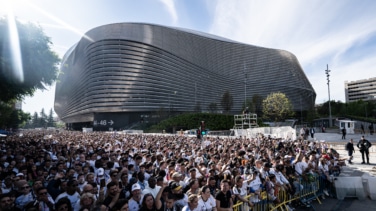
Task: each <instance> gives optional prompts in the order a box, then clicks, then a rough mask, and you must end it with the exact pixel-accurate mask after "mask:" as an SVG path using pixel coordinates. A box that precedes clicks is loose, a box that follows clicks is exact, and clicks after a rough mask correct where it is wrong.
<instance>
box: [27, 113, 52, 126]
mask: <svg viewBox="0 0 376 211" xmlns="http://www.w3.org/2000/svg"><path fill="white" fill-rule="evenodd" d="M29 119H30V121H29V122H28V123H27V124H26V125H25V128H46V127H55V126H56V123H55V122H54V117H53V111H52V108H51V109H50V112H49V115H48V116H47V115H46V114H45V112H44V109H42V110H41V112H40V113H39V114H38V113H37V112H34V115H33V116H32V117H31V118H30V115H29Z"/></svg>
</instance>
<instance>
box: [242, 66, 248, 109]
mask: <svg viewBox="0 0 376 211" xmlns="http://www.w3.org/2000/svg"><path fill="white" fill-rule="evenodd" d="M246 69H247V68H246V67H245V64H244V69H243V73H244V108H246V107H247V72H246Z"/></svg>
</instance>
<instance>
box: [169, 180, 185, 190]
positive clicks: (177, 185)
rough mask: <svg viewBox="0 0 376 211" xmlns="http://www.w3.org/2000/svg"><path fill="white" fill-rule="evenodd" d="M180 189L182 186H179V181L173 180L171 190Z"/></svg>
mask: <svg viewBox="0 0 376 211" xmlns="http://www.w3.org/2000/svg"><path fill="white" fill-rule="evenodd" d="M180 189H182V187H181V186H180V184H179V183H177V182H173V183H172V184H171V190H175V191H178V190H180Z"/></svg>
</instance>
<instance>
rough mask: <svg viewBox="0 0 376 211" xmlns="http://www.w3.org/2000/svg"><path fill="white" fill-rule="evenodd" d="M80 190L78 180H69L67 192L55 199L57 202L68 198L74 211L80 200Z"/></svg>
mask: <svg viewBox="0 0 376 211" xmlns="http://www.w3.org/2000/svg"><path fill="white" fill-rule="evenodd" d="M77 190H78V182H77V181H76V180H69V181H68V182H67V191H66V192H64V193H61V194H60V195H58V196H57V197H56V199H55V201H56V202H58V201H59V199H61V198H64V197H67V198H68V199H69V201H70V202H71V206H72V209H74V205H75V204H76V203H77V201H78V200H79V199H80V194H79V193H78V192H77Z"/></svg>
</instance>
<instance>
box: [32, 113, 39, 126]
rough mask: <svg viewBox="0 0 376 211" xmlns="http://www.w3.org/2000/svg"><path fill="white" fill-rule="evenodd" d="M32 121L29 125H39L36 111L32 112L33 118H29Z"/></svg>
mask: <svg viewBox="0 0 376 211" xmlns="http://www.w3.org/2000/svg"><path fill="white" fill-rule="evenodd" d="M31 121H32V124H31V126H32V127H34V128H35V127H39V116H38V113H37V112H34V115H33V118H32V119H31Z"/></svg>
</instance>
